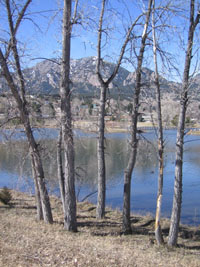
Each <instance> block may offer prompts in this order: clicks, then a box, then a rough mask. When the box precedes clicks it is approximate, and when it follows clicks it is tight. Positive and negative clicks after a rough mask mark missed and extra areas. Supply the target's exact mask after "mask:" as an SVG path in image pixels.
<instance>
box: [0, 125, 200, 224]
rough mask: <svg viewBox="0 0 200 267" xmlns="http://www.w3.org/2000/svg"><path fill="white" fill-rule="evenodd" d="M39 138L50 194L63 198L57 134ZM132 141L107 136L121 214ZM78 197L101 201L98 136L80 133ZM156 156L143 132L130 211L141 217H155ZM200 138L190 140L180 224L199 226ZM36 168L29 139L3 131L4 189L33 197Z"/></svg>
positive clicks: (112, 193)
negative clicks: (98, 197) (28, 144)
mask: <svg viewBox="0 0 200 267" xmlns="http://www.w3.org/2000/svg"><path fill="white" fill-rule="evenodd" d="M34 134H35V136H36V138H37V139H38V140H40V143H41V144H42V145H44V147H43V149H42V155H43V158H44V168H45V172H46V177H47V180H48V188H49V190H50V193H52V194H57V195H58V194H59V190H58V182H57V179H56V171H57V170H56V137H57V135H58V131H57V130H56V129H39V130H38V129H35V131H34ZM128 138H129V135H128V134H126V133H112V134H107V135H106V172H107V191H106V205H108V206H111V207H112V208H118V209H122V205H123V174H124V168H125V166H126V163H127V154H128V152H127V150H128ZM175 140H176V131H175V130H166V131H165V164H164V188H163V205H162V215H163V216H164V217H169V216H170V213H171V207H172V198H173V186H174V166H175V153H174V152H175ZM75 151H76V193H77V198H78V199H79V200H80V201H81V200H83V199H84V198H85V197H86V196H87V195H88V194H90V193H94V194H92V195H91V196H90V197H89V198H88V200H89V201H91V202H94V203H95V202H96V197H97V194H96V193H95V191H96V189H97V186H96V184H97V182H96V180H97V160H96V135H95V134H86V133H83V132H81V131H79V130H76V131H75ZM157 161H158V160H157V153H156V138H155V133H154V132H153V131H148V132H146V133H143V134H142V136H141V140H140V145H139V153H138V159H137V163H136V167H135V169H134V172H133V177H132V187H131V191H132V196H131V210H132V211H133V212H134V213H138V214H147V213H150V214H152V215H154V214H155V208H156V195H157V175H158V172H157V169H158V165H157ZM199 175H200V137H198V136H191V135H188V136H186V138H185V147H184V165H183V200H182V216H181V222H182V223H186V224H191V225H198V224H200V193H199V192H200V177H199ZM31 176H32V174H31V167H30V162H29V157H28V147H27V144H26V137H25V136H24V133H23V132H22V131H21V130H20V129H19V130H18V131H17V132H11V131H5V130H4V131H2V133H1V136H0V187H3V186H8V187H9V188H13V189H19V190H22V191H28V192H33V181H32V179H31Z"/></svg>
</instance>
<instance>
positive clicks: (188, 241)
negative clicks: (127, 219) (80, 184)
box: [0, 191, 200, 267]
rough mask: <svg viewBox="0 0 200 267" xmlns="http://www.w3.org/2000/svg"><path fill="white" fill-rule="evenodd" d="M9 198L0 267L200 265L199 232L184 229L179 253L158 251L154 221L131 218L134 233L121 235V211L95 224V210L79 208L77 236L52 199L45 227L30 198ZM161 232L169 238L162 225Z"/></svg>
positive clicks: (2, 215)
mask: <svg viewBox="0 0 200 267" xmlns="http://www.w3.org/2000/svg"><path fill="white" fill-rule="evenodd" d="M12 195H13V200H12V205H11V206H10V207H8V206H5V205H3V204H0V266H6V267H9V266H12V267H13V266H16V267H17V266H27V267H30V266H84V267H85V266H98V267H101V266H106V267H108V266H123V267H125V266H142V267H144V266H154V267H155V266H168V267H169V266H173V267H175V266H187V267H188V266H193V267H195V266H200V261H199V259H200V258H199V257H200V236H199V235H200V234H199V231H198V230H197V229H192V228H187V227H182V228H181V231H180V237H179V246H178V247H177V248H173V249H172V248H167V247H158V246H157V245H156V243H155V241H154V235H153V225H154V220H153V218H151V217H139V216H132V226H133V234H132V235H129V236H125V235H123V234H122V233H121V213H120V212H119V211H112V210H111V209H107V213H106V218H105V219H104V220H99V221H97V220H96V219H95V206H94V205H92V204H89V203H79V204H78V217H77V219H78V229H79V231H78V233H69V232H67V231H65V230H64V229H63V215H62V206H61V203H60V200H59V199H57V198H54V197H52V198H51V203H52V208H53V215H54V221H55V223H54V224H53V225H47V224H45V223H44V222H37V221H36V220H35V215H36V208H35V204H34V197H33V196H29V195H26V194H23V193H19V192H14V191H13V192H12ZM163 228H164V233H165V234H166V236H167V232H168V222H167V221H166V220H164V221H163ZM165 240H166V237H165Z"/></svg>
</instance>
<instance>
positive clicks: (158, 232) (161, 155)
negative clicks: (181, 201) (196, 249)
mask: <svg viewBox="0 0 200 267" xmlns="http://www.w3.org/2000/svg"><path fill="white" fill-rule="evenodd" d="M152 35H153V56H154V68H155V86H156V100H157V116H158V160H159V170H158V194H157V207H156V218H155V237H156V240H157V243H158V244H159V245H161V244H163V242H164V240H163V236H162V230H161V226H160V217H161V204H162V192H163V168H164V166H163V164H164V139H163V124H162V110H161V95H160V82H159V73H158V60H157V39H156V31H155V0H153V8H152Z"/></svg>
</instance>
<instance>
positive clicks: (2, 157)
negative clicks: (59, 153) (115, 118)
mask: <svg viewBox="0 0 200 267" xmlns="http://www.w3.org/2000/svg"><path fill="white" fill-rule="evenodd" d="M127 142H128V141H127V140H126V139H115V138H107V139H106V172H107V182H108V184H113V183H116V182H118V181H119V179H121V177H122V176H123V172H124V167H125V166H126V161H127V154H128V151H127V147H128V146H127ZM40 148H41V152H42V159H43V162H44V170H45V173H46V175H45V177H46V179H47V180H48V183H49V186H50V189H53V188H56V187H57V184H58V181H57V163H56V140H47V139H46V140H44V139H43V140H41V141H40ZM75 153H76V162H75V166H76V173H77V175H76V181H77V185H78V186H83V185H84V186H89V187H90V188H91V189H94V188H96V183H97V158H96V139H95V138H77V139H76V140H75ZM28 155H29V154H28V146H27V143H26V142H25V141H15V142H9V143H6V144H0V168H1V170H5V171H9V172H11V173H15V174H16V173H17V174H18V175H21V176H22V174H23V176H24V177H26V179H27V177H32V171H31V164H30V158H29V156H28ZM156 161H157V159H156V152H155V150H153V147H152V145H151V144H150V143H148V142H146V141H145V140H141V141H140V142H139V149H138V158H137V165H136V166H137V168H141V169H143V168H150V169H151V168H152V167H153V166H154V167H155V164H156Z"/></svg>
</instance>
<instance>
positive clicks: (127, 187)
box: [123, 0, 152, 233]
mask: <svg viewBox="0 0 200 267" xmlns="http://www.w3.org/2000/svg"><path fill="white" fill-rule="evenodd" d="M151 6H152V0H149V2H148V10H147V13H146V20H145V24H144V30H143V34H142V40H141V45H140V51H139V56H138V62H137V70H136V85H135V90H134V98H133V110H132V115H131V140H130V152H129V159H128V165H127V168H126V170H125V173H124V198H123V231H124V232H125V233H131V231H132V230H131V222H130V197H131V177H132V172H133V168H134V166H135V162H136V154H137V144H138V139H137V121H138V109H139V96H140V88H141V70H142V62H143V56H144V50H145V45H146V39H147V29H148V25H149V20H150V14H151Z"/></svg>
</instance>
